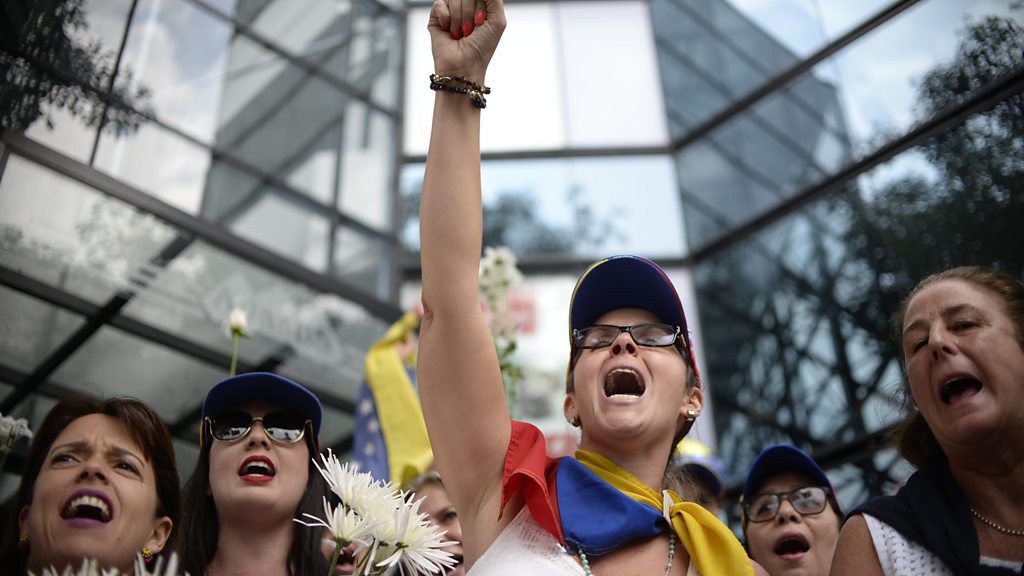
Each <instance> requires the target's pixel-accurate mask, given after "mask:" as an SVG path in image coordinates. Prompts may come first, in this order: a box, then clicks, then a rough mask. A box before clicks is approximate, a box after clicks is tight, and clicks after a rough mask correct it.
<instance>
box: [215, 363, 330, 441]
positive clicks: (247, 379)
mask: <svg viewBox="0 0 1024 576" xmlns="http://www.w3.org/2000/svg"><path fill="white" fill-rule="evenodd" d="M246 402H269V403H270V404H275V405H277V406H280V407H281V408H283V409H285V410H287V411H289V412H294V413H295V414H298V415H300V416H305V417H306V418H309V420H310V421H311V422H312V423H313V434H314V435H315V436H317V437H319V436H320V422H321V421H322V420H323V408H321V406H320V399H319V398H317V397H316V395H315V394H313V393H312V392H310V391H309V390H307V389H306V388H305V387H304V386H302V385H301V384H297V383H295V382H292V381H291V380H289V379H287V378H285V377H284V376H278V375H277V374H271V373H270V372H249V373H246V374H239V375H237V376H232V377H230V378H226V379H224V380H221V381H220V382H218V383H216V384H215V385H214V386H213V388H210V391H209V392H207V393H206V400H204V401H203V415H202V421H204V422H205V421H206V418H207V416H209V417H210V418H216V417H217V416H220V415H221V414H223V413H225V412H227V411H229V410H231V409H232V408H234V407H235V406H238V405H239V404H245V403H246ZM314 440H315V439H314Z"/></svg>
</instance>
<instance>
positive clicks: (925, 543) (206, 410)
mask: <svg viewBox="0 0 1024 576" xmlns="http://www.w3.org/2000/svg"><path fill="white" fill-rule="evenodd" d="M505 25H506V21H505V15H504V8H503V3H502V1H501V0H487V1H486V2H483V1H479V2H478V0H473V1H469V0H448V2H442V1H440V0H438V1H436V2H435V3H434V4H433V6H432V7H431V11H430V17H429V24H428V28H429V30H430V34H431V44H432V50H433V56H434V66H435V72H436V74H435V75H434V76H433V77H432V84H431V87H432V88H433V89H435V90H436V91H437V96H436V99H435V108H434V117H433V126H432V132H431V141H430V149H429V153H428V155H427V163H426V172H425V178H424V182H423V194H422V203H421V223H420V226H421V255H422V279H423V296H422V305H423V317H422V328H421V331H420V342H419V350H418V357H417V362H418V367H417V380H418V385H419V391H420V396H421V401H422V409H423V417H424V420H425V423H426V428H427V431H428V432H429V438H430V447H431V448H432V450H433V454H434V458H435V464H434V468H433V469H431V470H430V471H428V472H427V473H425V474H421V475H419V476H417V477H416V478H414V479H412V480H411V481H409V482H407V483H406V484H405V485H404V486H402V488H403V489H404V490H406V491H408V492H409V493H410V494H414V495H415V496H414V498H416V499H418V500H419V501H420V504H419V511H420V512H421V513H423V514H425V515H426V518H428V519H429V520H430V522H431V523H432V524H434V525H435V526H436V527H438V528H439V529H440V530H442V531H443V532H444V539H445V540H446V542H447V544H446V546H445V550H447V551H448V552H449V553H450V554H451V555H452V557H453V559H454V561H453V564H454V565H453V566H452V567H451V569H450V570H448V571H447V572H446V573H447V574H454V575H457V576H461V575H463V574H467V573H469V574H477V575H481V576H501V575H506V574H508V575H521V574H545V575H563V574H564V575H574V576H578V575H585V576H590V575H592V574H602V575H607V574H625V573H628V574H664V575H666V576H667V575H671V574H676V575H683V574H687V575H695V574H702V575H705V576H717V575H746V574H771V575H772V576H780V575H824V574H829V573H832V574H837V575H844V574H884V575H887V576H890V575H912V574H972V575H974V574H977V575H1007V574H1022V573H1024V285H1022V284H1021V282H1020V281H1019V280H1017V279H1015V278H1012V277H1010V276H1007V275H1005V274H1001V273H999V272H996V271H993V270H989V269H986V268H981V267H964V268H955V269H951V270H947V271H945V272H942V273H939V274H936V275H935V276H931V277H929V278H926V279H924V280H923V281H921V283H920V284H918V286H917V287H916V288H914V290H912V291H911V292H910V293H909V295H908V296H907V298H906V300H905V301H904V303H903V305H902V307H901V309H900V310H899V313H898V318H897V322H896V325H897V334H896V339H897V342H898V344H899V347H900V350H901V353H902V360H903V364H904V367H905V376H906V378H905V381H906V390H905V392H906V395H907V398H908V403H907V405H908V407H909V413H908V415H907V418H906V423H905V425H904V426H903V427H902V429H901V433H900V438H899V449H900V451H901V453H902V455H903V456H904V457H905V458H906V459H907V460H908V461H909V462H910V463H911V464H912V465H913V466H914V467H915V468H916V471H915V472H914V473H913V475H912V476H911V477H910V478H909V480H908V481H907V482H906V484H905V485H904V486H903V487H902V488H901V489H900V490H899V491H898V492H897V493H896V494H893V495H891V496H885V497H881V498H877V499H873V500H869V501H868V502H865V503H862V504H860V505H859V506H856V507H854V508H853V509H852V511H851V512H850V514H849V515H848V516H847V515H844V513H843V509H842V507H841V506H840V502H839V498H838V496H837V494H836V490H835V488H834V486H833V484H832V482H831V481H830V480H829V478H828V476H827V475H826V474H825V472H824V471H823V469H822V468H821V467H820V466H819V465H818V463H817V462H815V460H814V459H813V458H811V457H810V456H809V455H808V454H806V453H805V452H803V451H802V450H800V449H799V448H797V447H795V446H789V445H777V446H770V447H767V448H765V449H764V450H763V451H762V452H761V453H760V454H759V455H758V456H757V457H756V459H755V460H754V462H753V465H752V466H751V468H750V470H749V472H748V473H747V475H746V478H745V480H744V481H743V483H742V494H741V496H740V498H739V508H740V510H741V523H742V532H743V541H741V539H740V538H737V536H736V535H735V534H734V533H733V531H732V530H730V529H729V528H728V527H727V526H726V525H725V524H724V523H723V522H722V521H721V520H720V518H719V513H720V512H719V511H720V508H721V507H722V506H723V504H724V498H725V493H726V484H727V481H726V478H725V466H724V465H723V463H722V462H721V460H720V459H718V458H717V457H715V456H714V455H711V454H709V453H707V452H702V453H693V452H687V449H685V447H686V446H687V443H688V442H691V440H690V439H687V438H685V437H686V436H687V434H688V432H689V430H690V429H691V427H692V426H693V424H694V421H695V420H696V419H697V418H698V417H700V415H701V412H702V410H703V408H704V382H703V381H702V379H701V377H700V375H699V373H698V370H697V364H696V361H695V357H694V352H693V350H694V348H693V342H692V341H691V339H690V338H691V336H690V331H689V330H688V328H687V318H686V316H685V314H684V312H683V306H682V304H681V302H680V299H679V295H678V293H677V291H676V289H675V287H674V286H673V284H672V282H671V281H670V280H669V278H668V276H667V275H666V274H665V273H664V271H663V270H662V269H661V268H660V267H659V266H658V265H657V264H655V263H654V262H651V261H649V260H646V259H644V258H640V257H637V256H629V255H624V256H613V257H609V258H605V259H601V260H599V261H597V262H595V263H593V264H592V265H591V266H590V267H589V268H587V270H586V271H585V272H584V273H583V274H582V276H581V277H580V278H579V280H578V282H577V284H576V286H575V288H574V290H573V292H572V294H571V296H570V298H569V302H568V309H569V314H568V316H569V326H568V333H567V337H568V341H569V345H570V346H569V348H570V352H569V357H568V358H567V364H568V370H567V374H566V382H565V397H564V402H563V410H564V416H565V419H566V421H567V422H568V423H569V425H571V426H573V427H575V428H578V429H579V450H578V451H577V452H576V453H575V455H574V456H566V457H561V458H551V457H549V456H548V451H547V448H546V444H545V438H544V435H543V434H541V433H540V431H539V430H538V429H537V428H536V427H534V426H532V425H530V424H528V423H525V422H521V421H516V420H512V419H511V418H510V417H509V411H508V409H507V407H506V399H505V395H504V392H503V382H502V377H501V371H500V369H499V359H498V356H497V353H496V351H495V347H494V343H493V340H492V337H491V333H490V331H489V329H488V325H487V319H486V317H485V313H484V311H483V310H481V307H480V305H479V302H478V296H477V294H478V287H477V283H478V265H479V257H480V253H481V236H482V215H481V197H480V163H479V156H480V117H481V112H480V110H481V109H482V108H483V107H484V106H485V105H486V99H485V97H484V95H485V94H487V93H488V90H487V88H486V86H485V76H486V71H487V67H488V64H489V62H490V60H491V58H492V56H493V55H494V53H495V50H496V48H497V46H498V43H499V40H500V38H501V35H502V32H503V30H504V28H505ZM322 420H323V412H322V409H321V406H320V402H319V400H318V399H317V397H316V396H315V395H314V394H313V393H312V392H310V391H309V390H307V389H306V388H305V387H303V386H302V385H300V384H298V383H296V382H293V381H291V380H288V379H287V378H284V377H282V376H279V375H275V374H269V373H250V374H242V375H238V376H233V377H230V378H228V379H226V380H223V381H221V382H219V383H217V384H215V385H214V386H213V387H212V388H211V389H210V391H209V392H208V394H207V396H206V398H205V400H204V402H203V408H202V418H201V431H200V451H199V456H198V461H197V464H196V467H195V470H194V471H193V472H192V474H191V477H190V478H189V480H188V482H186V484H185V486H184V489H183V490H182V489H181V487H180V486H179V483H178V471H177V467H176V463H175V457H174V449H173V446H172V444H171V439H170V434H169V433H168V430H167V428H166V426H165V425H164V423H163V422H162V420H161V419H160V417H159V416H158V414H157V413H156V412H155V411H154V410H153V409H152V408H150V407H149V406H147V405H145V404H144V403H142V402H140V401H138V400H134V399H126V398H115V399H110V400H105V401H104V400H93V399H85V398H68V399H64V400H61V401H59V402H58V403H57V404H56V405H55V406H54V407H53V409H52V410H51V411H50V412H49V414H48V415H47V416H46V418H45V419H44V420H43V422H42V423H41V425H40V426H39V427H38V430H37V431H36V433H35V438H34V440H33V441H32V444H31V446H30V449H29V451H28V456H27V458H26V461H25V467H24V470H23V473H22V476H21V479H22V480H21V484H20V486H19V488H18V491H17V494H16V495H15V500H14V502H15V505H14V514H13V515H12V517H11V518H10V519H9V520H8V524H7V527H6V529H5V531H4V533H3V538H4V540H3V542H2V547H0V566H2V567H3V569H4V573H5V574H25V573H29V572H31V573H36V574H38V573H41V572H42V571H43V570H44V569H46V568H48V567H55V568H56V569H57V570H61V569H63V568H65V567H74V566H76V565H78V564H79V563H80V562H81V561H82V560H83V559H86V558H90V559H94V560H96V561H97V562H98V564H99V565H100V566H101V567H104V568H116V569H118V570H120V571H121V572H122V573H125V574H130V573H132V571H133V569H134V568H133V567H134V566H135V565H136V562H137V561H138V559H140V558H141V559H142V561H143V562H147V561H153V560H154V559H159V558H162V557H167V556H169V555H170V554H172V553H176V554H177V555H178V556H179V557H180V559H181V563H182V566H183V568H184V570H187V571H188V572H189V573H191V574H193V575H204V576H223V575H227V574H241V573H245V574H274V575H306V574H323V573H325V572H327V570H328V569H329V566H330V562H329V559H330V558H332V557H340V558H341V561H340V562H338V563H337V564H336V565H335V573H336V574H351V573H353V571H354V570H355V569H356V566H357V565H358V564H359V562H358V559H359V556H360V554H362V553H364V552H365V550H364V549H363V548H361V547H360V546H359V545H358V543H357V542H353V543H348V544H349V545H348V546H347V547H345V549H344V550H343V551H341V552H339V553H338V554H335V552H336V547H337V546H340V544H339V543H338V542H336V541H335V540H334V539H332V538H329V537H328V538H325V535H324V533H323V532H322V531H317V530H311V529H308V528H306V527H303V526H302V525H300V524H298V523H296V522H295V521H294V520H295V519H296V518H299V517H301V516H303V515H304V514H306V515H310V514H316V513H318V512H319V511H320V510H321V506H322V502H326V498H327V497H328V491H327V489H326V487H325V484H324V482H322V481H321V478H320V470H318V467H317V465H316V464H315V463H314V462H315V459H316V457H317V456H318V455H319V454H320V446H319V441H318V438H319V433H320V428H321V423H322ZM677 447H681V449H678V450H677Z"/></svg>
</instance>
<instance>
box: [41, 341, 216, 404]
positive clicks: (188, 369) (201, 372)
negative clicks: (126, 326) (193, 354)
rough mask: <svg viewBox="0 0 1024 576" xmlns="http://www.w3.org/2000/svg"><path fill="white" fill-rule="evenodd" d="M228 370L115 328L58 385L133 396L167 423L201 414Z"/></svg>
mask: <svg viewBox="0 0 1024 576" xmlns="http://www.w3.org/2000/svg"><path fill="white" fill-rule="evenodd" d="M226 373H227V370H226V368H225V367H222V366H211V365H210V364H206V363H205V362H199V361H197V360H195V359H193V358H190V357H188V356H185V355H183V354H181V353H178V352H176V351H174V350H170V349H168V348H165V347H163V346H160V345H157V344H154V343H152V342H148V341H146V340H142V339H140V338H138V337H135V336H132V335H130V334H127V333H125V332H123V331H121V330H118V329H116V328H111V327H109V326H107V327H104V328H101V329H100V330H99V332H97V333H96V335H94V336H93V337H92V338H91V339H89V341H88V342H86V343H85V345H84V346H82V347H81V348H79V349H78V351H77V352H75V354H74V355H73V356H71V358H69V359H68V360H67V361H66V362H65V363H64V364H62V365H61V367H60V369H58V370H57V372H56V373H55V374H54V375H53V379H54V380H55V381H57V382H59V383H60V384H62V385H64V386H66V387H67V388H69V389H71V390H75V391H78V392H81V393H83V394H87V395H89V396H96V397H100V398H106V397H109V396H117V395H119V394H121V395H123V394H130V395H132V396H134V397H136V398H138V399H140V400H142V401H143V402H146V403H147V404H149V405H150V406H152V407H153V409H154V410H156V411H157V413H159V414H160V416H161V417H163V418H164V420H167V421H173V420H177V419H179V418H180V417H181V416H183V415H184V414H186V413H188V412H189V411H191V410H193V409H195V408H196V404H197V402H198V401H199V399H201V398H202V397H203V396H204V395H205V393H206V391H207V390H208V389H209V387H210V386H212V385H213V384H215V383H216V382H218V381H220V380H221V379H223V378H224V376H225V374H226Z"/></svg>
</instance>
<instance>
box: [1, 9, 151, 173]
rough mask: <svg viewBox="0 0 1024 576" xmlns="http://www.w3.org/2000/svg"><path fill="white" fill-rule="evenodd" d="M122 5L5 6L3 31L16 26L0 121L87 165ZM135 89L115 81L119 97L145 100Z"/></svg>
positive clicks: (120, 27) (120, 28)
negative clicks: (17, 33) (14, 49)
mask: <svg viewBox="0 0 1024 576" xmlns="http://www.w3.org/2000/svg"><path fill="white" fill-rule="evenodd" d="M129 8H130V2H128V1H127V0H112V1H110V2H93V3H89V2H86V3H56V2H31V3H23V4H21V5H20V6H19V7H18V8H17V9H13V10H5V16H6V17H7V18H11V19H12V20H11V21H9V22H8V23H7V25H8V29H10V30H17V31H20V34H21V35H20V36H19V37H18V38H17V39H15V41H16V42H17V43H18V44H19V47H20V49H21V53H22V56H20V57H16V58H15V57H12V58H11V59H10V60H9V61H8V60H7V59H6V58H5V66H4V69H5V71H7V74H8V76H7V78H5V81H4V83H3V84H2V85H0V91H2V92H3V95H4V102H5V108H6V109H5V110H4V122H3V124H4V126H5V127H7V128H9V129H12V130H15V131H16V132H19V133H24V134H27V135H28V136H29V137H31V138H33V139H34V140H37V141H39V142H43V143H45V144H46V145H47V146H49V147H51V148H53V149H55V150H58V151H60V152H62V153H63V154H66V155H68V156H70V157H72V158H74V159H76V160H78V161H80V162H86V163H87V162H88V161H89V156H90V154H91V153H92V148H93V143H94V141H95V138H96V129H97V127H98V126H99V124H100V122H99V120H100V118H102V117H103V112H104V107H105V103H104V100H103V98H102V96H101V95H102V94H103V93H104V92H106V91H107V89H108V88H107V87H108V86H109V83H110V80H111V78H112V77H113V76H114V73H115V71H114V69H113V63H114V62H115V60H116V56H117V53H118V49H119V47H120V45H121V35H122V33H123V30H124V19H125V18H126V16H127V13H128V10H129ZM44 43H45V44H44ZM26 56H27V57H26ZM8 62H10V65H9V66H8V65H7V64H8ZM137 88H138V87H129V86H127V85H126V84H125V83H118V84H115V90H118V91H119V96H121V97H123V98H125V99H126V100H128V101H129V102H131V103H132V104H134V105H138V106H143V105H144V104H145V102H146V101H147V98H146V97H144V96H143V95H142V94H141V93H140V92H139V91H138V90H137ZM126 89H127V91H126ZM131 120H132V122H137V121H138V120H139V119H138V117H132V118H131ZM109 128H110V129H114V130H116V129H117V127H116V126H110V127H109Z"/></svg>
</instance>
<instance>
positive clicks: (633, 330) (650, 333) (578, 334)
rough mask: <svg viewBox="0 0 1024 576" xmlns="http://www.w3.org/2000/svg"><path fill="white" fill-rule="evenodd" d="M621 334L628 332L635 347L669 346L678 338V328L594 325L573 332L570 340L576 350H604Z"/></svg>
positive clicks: (665, 325)
mask: <svg viewBox="0 0 1024 576" xmlns="http://www.w3.org/2000/svg"><path fill="white" fill-rule="evenodd" d="M623 332H628V333H629V336H630V337H631V338H633V342H635V343H636V345H637V346H654V347H664V346H671V345H673V344H675V343H676V339H677V338H679V336H680V331H679V327H678V326H671V325H669V324H633V325H632V326H613V325H611V324H595V325H593V326H588V327H586V328H578V329H576V330H573V331H572V338H573V342H575V343H576V347H577V348H588V349H593V348H604V347H606V346H611V345H612V342H614V341H615V339H616V338H618V337H619V334H622V333H623Z"/></svg>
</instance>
